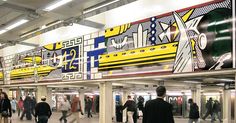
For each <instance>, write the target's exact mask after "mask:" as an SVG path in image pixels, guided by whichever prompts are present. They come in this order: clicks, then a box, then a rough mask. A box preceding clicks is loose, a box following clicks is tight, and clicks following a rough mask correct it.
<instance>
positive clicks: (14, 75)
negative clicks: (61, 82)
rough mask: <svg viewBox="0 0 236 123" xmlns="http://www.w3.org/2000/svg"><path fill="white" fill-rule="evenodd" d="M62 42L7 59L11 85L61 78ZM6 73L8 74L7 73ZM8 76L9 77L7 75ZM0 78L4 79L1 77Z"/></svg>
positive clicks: (7, 57)
mask: <svg viewBox="0 0 236 123" xmlns="http://www.w3.org/2000/svg"><path fill="white" fill-rule="evenodd" d="M61 48H62V44H61V42H58V43H55V44H49V45H46V46H44V47H40V48H37V49H33V50H30V51H27V52H23V53H19V54H16V55H10V56H6V57H5V60H4V61H5V63H4V64H5V67H6V68H5V69H6V70H7V71H9V79H8V80H11V83H18V82H23V81H41V80H47V79H58V78H61V70H60V69H61V65H60V62H61ZM7 61H9V62H7ZM7 71H6V72H7ZM5 76H7V75H5ZM0 78H3V77H2V76H1V75H0Z"/></svg>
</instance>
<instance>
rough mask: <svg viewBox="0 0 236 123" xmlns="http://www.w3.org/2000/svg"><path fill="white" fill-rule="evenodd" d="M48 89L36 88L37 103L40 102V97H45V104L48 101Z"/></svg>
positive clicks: (45, 87)
mask: <svg viewBox="0 0 236 123" xmlns="http://www.w3.org/2000/svg"><path fill="white" fill-rule="evenodd" d="M47 94H48V89H47V86H44V85H42V86H37V93H36V100H37V102H40V101H41V97H42V96H46V97H47V102H48V101H49V100H50V99H49V98H51V97H48V95H47Z"/></svg>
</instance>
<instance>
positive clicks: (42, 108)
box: [35, 96, 52, 123]
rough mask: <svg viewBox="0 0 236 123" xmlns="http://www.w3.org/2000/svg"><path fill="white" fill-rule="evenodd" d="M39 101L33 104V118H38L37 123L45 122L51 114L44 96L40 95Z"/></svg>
mask: <svg viewBox="0 0 236 123" xmlns="http://www.w3.org/2000/svg"><path fill="white" fill-rule="evenodd" d="M41 101H42V102H39V103H37V105H36V106H35V118H38V122H37V123H47V122H48V119H49V118H50V117H51V115H52V111H51V108H50V106H49V104H48V103H46V102H45V101H46V97H45V96H42V97H41Z"/></svg>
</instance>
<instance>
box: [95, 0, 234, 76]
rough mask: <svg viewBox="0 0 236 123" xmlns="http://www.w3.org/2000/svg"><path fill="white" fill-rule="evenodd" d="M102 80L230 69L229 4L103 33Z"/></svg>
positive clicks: (210, 5)
mask: <svg viewBox="0 0 236 123" xmlns="http://www.w3.org/2000/svg"><path fill="white" fill-rule="evenodd" d="M105 38H106V46H107V53H106V54H103V55H101V56H100V59H99V71H101V72H103V74H104V77H107V76H113V75H125V74H126V75H128V74H139V73H140V74H142V73H147V72H149V73H150V72H158V73H163V72H167V73H182V72H194V71H196V70H220V69H224V68H232V56H233V55H232V47H233V46H232V2H231V0H221V1H214V2H211V3H207V4H202V5H198V6H195V7H191V8H188V9H183V10H179V11H175V12H171V13H167V14H163V15H159V16H155V17H151V18H148V19H144V20H141V21H137V22H132V23H128V24H124V25H121V26H117V27H114V28H109V29H106V31H105Z"/></svg>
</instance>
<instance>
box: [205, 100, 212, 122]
mask: <svg viewBox="0 0 236 123" xmlns="http://www.w3.org/2000/svg"><path fill="white" fill-rule="evenodd" d="M212 101H213V100H212V98H211V97H210V98H209V100H208V101H207V103H206V109H207V112H206V114H205V116H204V117H203V118H202V119H203V120H205V119H206V118H207V117H208V116H209V115H211V121H212V122H213V119H214V117H213V102H212Z"/></svg>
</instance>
